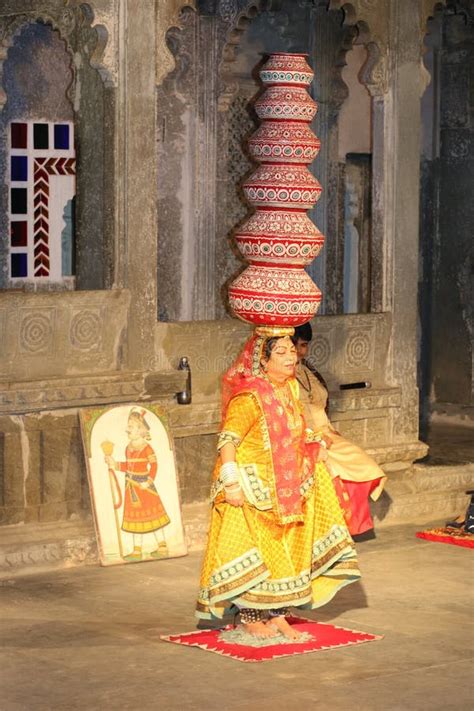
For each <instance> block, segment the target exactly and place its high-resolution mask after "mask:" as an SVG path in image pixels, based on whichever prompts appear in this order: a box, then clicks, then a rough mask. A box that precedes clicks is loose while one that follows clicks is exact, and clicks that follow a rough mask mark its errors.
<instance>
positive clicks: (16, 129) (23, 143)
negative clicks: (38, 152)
mask: <svg viewBox="0 0 474 711" xmlns="http://www.w3.org/2000/svg"><path fill="white" fill-rule="evenodd" d="M11 146H12V148H27V147H28V124H27V123H12V125H11Z"/></svg>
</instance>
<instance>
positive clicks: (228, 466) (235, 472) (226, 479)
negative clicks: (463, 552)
mask: <svg viewBox="0 0 474 711" xmlns="http://www.w3.org/2000/svg"><path fill="white" fill-rule="evenodd" d="M219 476H220V480H221V482H222V483H223V484H224V486H229V485H230V484H238V483H239V468H238V466H237V462H226V463H225V464H223V465H222V466H221V468H220V470H219Z"/></svg>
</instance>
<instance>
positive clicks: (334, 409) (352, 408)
mask: <svg viewBox="0 0 474 711" xmlns="http://www.w3.org/2000/svg"><path fill="white" fill-rule="evenodd" d="M357 393H358V394H355V392H354V393H351V394H350V395H348V394H347V393H345V392H340V391H339V390H337V391H334V392H333V391H331V392H330V393H329V398H330V403H331V414H333V419H334V420H337V421H342V420H351V421H352V420H354V419H370V418H375V417H380V416H381V415H380V412H379V411H380V410H386V408H394V407H399V405H400V397H401V395H400V388H386V389H381V388H378V389H374V390H371V391H370V393H369V391H363V392H361V391H357ZM345 413H347V416H345ZM168 414H169V418H170V424H171V428H172V430H173V435H174V437H194V436H196V435H200V434H215V433H217V432H218V431H219V425H220V421H221V404H220V401H215V400H213V401H210V402H193V403H192V404H191V405H175V404H173V405H172V406H171V407H169V408H168ZM384 414H386V413H384ZM354 415H356V416H355V417H354ZM380 449H381V450H382V449H383V448H382V447H381V448H380ZM425 454H426V452H425V451H423V453H422V454H420V455H418V456H420V457H423V456H425ZM415 458H417V457H415ZM412 461H413V460H412Z"/></svg>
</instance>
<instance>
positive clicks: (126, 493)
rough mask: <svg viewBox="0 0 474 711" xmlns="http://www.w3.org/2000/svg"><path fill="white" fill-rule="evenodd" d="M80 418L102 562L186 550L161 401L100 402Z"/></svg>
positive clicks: (169, 555) (179, 553) (153, 557)
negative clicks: (108, 403) (103, 403)
mask: <svg viewBox="0 0 474 711" xmlns="http://www.w3.org/2000/svg"><path fill="white" fill-rule="evenodd" d="M79 421H80V428H81V435H82V443H83V449H84V455H85V460H86V470H87V479H88V483H89V491H90V496H91V504H92V512H93V519H94V526H95V531H96V538H97V545H98V552H99V562H100V564H101V565H103V566H109V565H121V564H128V563H138V562H146V561H152V560H158V559H166V558H175V557H181V556H184V555H187V552H188V551H187V546H186V541H185V532H184V526H183V521H182V510H181V500H180V494H179V479H178V472H177V467H176V456H175V446H174V441H173V437H172V434H171V430H170V425H169V419H168V415H167V413H166V410H165V409H164V408H163V405H162V404H161V403H146V404H145V403H140V402H138V403H133V402H132V403H119V404H112V405H98V406H95V407H90V408H83V409H81V410H80V411H79ZM119 458H120V461H119Z"/></svg>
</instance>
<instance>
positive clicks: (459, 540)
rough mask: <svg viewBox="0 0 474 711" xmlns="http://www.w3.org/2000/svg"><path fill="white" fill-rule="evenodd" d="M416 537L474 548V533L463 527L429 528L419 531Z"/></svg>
mask: <svg viewBox="0 0 474 711" xmlns="http://www.w3.org/2000/svg"><path fill="white" fill-rule="evenodd" d="M416 537H417V538H423V539H424V540H425V541H434V542H435V543H451V545H454V546H463V547H464V548H474V534H472V533H466V532H465V531H463V529H462V528H450V527H449V526H445V527H444V528H429V529H427V530H426V531H418V533H417V534H416Z"/></svg>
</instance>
